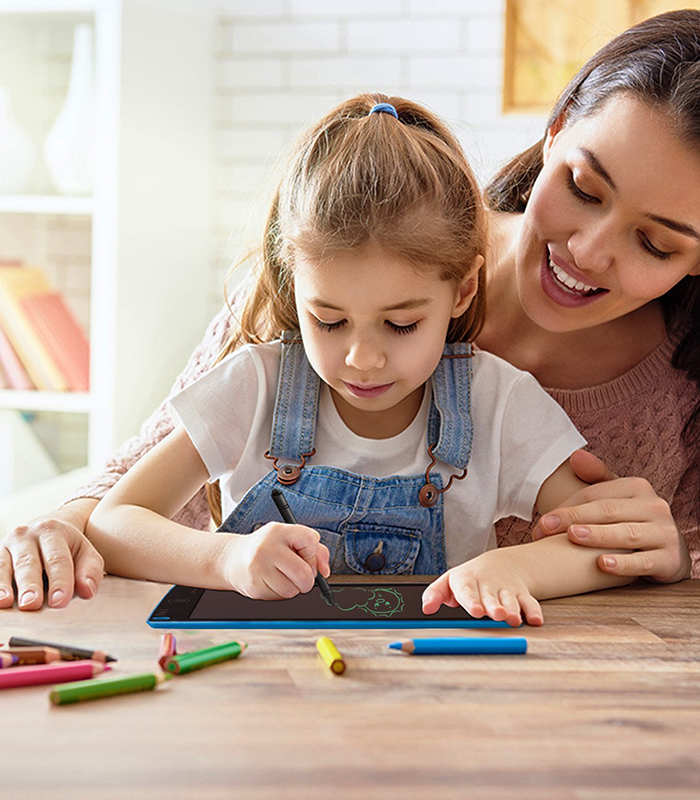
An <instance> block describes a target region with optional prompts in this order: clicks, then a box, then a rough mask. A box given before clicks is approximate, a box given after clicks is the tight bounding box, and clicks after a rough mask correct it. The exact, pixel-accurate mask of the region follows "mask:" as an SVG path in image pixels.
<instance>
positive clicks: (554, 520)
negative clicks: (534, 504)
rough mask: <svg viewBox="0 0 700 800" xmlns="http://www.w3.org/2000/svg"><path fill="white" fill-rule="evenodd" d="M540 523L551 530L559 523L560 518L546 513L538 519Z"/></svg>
mask: <svg viewBox="0 0 700 800" xmlns="http://www.w3.org/2000/svg"><path fill="white" fill-rule="evenodd" d="M540 525H543V526H544V527H545V528H547V529H548V530H550V531H553V530H555V529H556V528H558V527H559V526H560V525H561V519H559V517H558V516H557V515H556V514H547V515H546V516H544V517H542V519H541V520H540Z"/></svg>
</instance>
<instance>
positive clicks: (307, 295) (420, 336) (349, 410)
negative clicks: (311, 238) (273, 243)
mask: <svg viewBox="0 0 700 800" xmlns="http://www.w3.org/2000/svg"><path fill="white" fill-rule="evenodd" d="M476 286H477V281H476V277H475V275H474V274H472V277H470V278H469V279H466V280H465V282H464V283H463V284H462V285H461V286H456V285H455V284H454V283H453V282H451V281H444V280H441V279H440V277H439V276H438V275H437V271H436V270H434V269H431V268H429V267H427V268H426V269H425V270H422V271H418V270H416V269H415V268H414V267H412V266H411V264H410V263H409V262H408V261H406V260H405V259H403V258H402V257H401V256H399V255H397V254H396V253H394V252H392V251H389V250H386V249H383V248H382V247H380V246H378V245H371V246H368V247H363V248H359V249H357V250H350V251H344V252H341V253H339V254H337V255H335V256H334V257H333V258H332V259H330V260H329V261H327V262H324V263H323V264H321V265H317V264H314V263H311V262H310V261H308V260H307V259H305V258H304V257H303V256H301V255H298V256H297V257H296V258H295V265H294V291H295V294H296V304H297V312H298V314H299V326H300V329H301V335H302V338H303V340H304V349H305V351H306V355H307V357H308V359H309V362H310V363H311V366H312V367H313V368H314V370H315V371H316V372H317V373H318V375H319V376H320V377H321V378H322V379H323V381H325V383H327V384H328V386H329V387H330V389H331V393H332V395H333V399H334V402H335V405H336V408H337V409H338V412H339V413H340V416H341V417H342V418H343V420H344V421H345V423H346V424H347V425H348V426H349V427H350V428H351V430H353V431H354V432H355V433H357V434H358V435H360V436H367V437H368V438H377V439H379V438H386V437H389V436H393V435H396V434H397V433H399V432H400V431H402V430H404V429H405V428H406V427H407V426H408V425H409V424H410V423H411V421H412V420H413V418H414V417H415V414H416V412H417V410H418V408H419V407H420V403H421V399H422V396H423V384H424V383H425V382H426V381H427V380H428V378H429V377H430V376H431V374H432V373H433V371H434V370H435V368H436V367H437V365H438V363H439V361H440V358H441V356H442V352H443V348H444V346H445V337H446V335H447V328H448V326H449V322H450V319H451V318H452V317H458V316H460V315H461V314H463V313H464V312H465V311H466V310H467V308H468V307H469V304H470V303H471V300H472V298H473V296H474V293H475V291H476Z"/></svg>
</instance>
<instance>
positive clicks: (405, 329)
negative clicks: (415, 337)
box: [385, 319, 418, 334]
mask: <svg viewBox="0 0 700 800" xmlns="http://www.w3.org/2000/svg"><path fill="white" fill-rule="evenodd" d="M385 322H386V324H387V325H388V326H389V327H390V328H391V330H392V331H394V333H399V334H402V333H413V331H415V329H416V328H417V327H418V323H417V322H412V323H411V324H410V325H394V323H393V322H389V320H388V319H387V320H385Z"/></svg>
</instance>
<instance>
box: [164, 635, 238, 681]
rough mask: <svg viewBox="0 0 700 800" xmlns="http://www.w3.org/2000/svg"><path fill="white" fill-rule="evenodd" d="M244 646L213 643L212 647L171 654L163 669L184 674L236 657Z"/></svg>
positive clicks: (232, 643) (233, 643) (231, 643)
mask: <svg viewBox="0 0 700 800" xmlns="http://www.w3.org/2000/svg"><path fill="white" fill-rule="evenodd" d="M246 647H248V645H247V644H240V643H239V642H227V643H226V644H217V645H214V647H205V648H204V649H203V650H194V651H193V652H191V653H181V654H180V655H177V656H171V657H170V658H169V659H168V660H167V661H166V662H165V669H166V671H167V672H172V673H174V674H175V675H184V674H185V673H186V672H192V671H193V670H195V669H202V667H208V666H210V665H211V664H218V663H219V662H220V661H228V660H229V659H231V658H238V656H239V655H240V654H241V653H242V652H243V651H244V650H245V649H246Z"/></svg>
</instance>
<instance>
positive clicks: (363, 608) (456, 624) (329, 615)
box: [148, 583, 508, 628]
mask: <svg viewBox="0 0 700 800" xmlns="http://www.w3.org/2000/svg"><path fill="white" fill-rule="evenodd" d="M427 585H428V584H427V583H397V584H392V583H335V584H332V586H331V588H332V590H333V598H334V600H335V605H331V604H330V603H329V602H328V601H326V600H325V599H324V597H323V595H322V594H321V593H320V591H319V590H318V589H316V588H314V589H312V590H311V591H310V592H308V593H307V594H299V595H297V596H296V597H293V598H291V599H290V600H251V599H250V598H249V597H244V596H243V595H241V594H238V592H232V591H231V592H225V591H218V590H215V589H194V588H191V587H189V586H173V588H172V589H171V590H170V591H169V592H168V593H167V594H166V595H165V597H164V598H163V599H162V600H161V601H160V603H158V605H157V606H156V608H155V609H154V610H153V613H152V614H151V616H150V617H149V619H148V624H149V625H150V626H151V627H152V628H420V627H427V628H472V627H498V628H503V627H508V626H507V625H506V623H505V622H494V621H493V620H491V619H474V617H471V616H469V614H467V612H466V611H465V610H464V609H463V608H449V607H447V606H442V607H441V608H440V610H439V611H438V612H437V613H436V614H431V615H430V616H427V615H425V614H423V612H422V611H421V597H422V595H423V591H424V590H425V588H426V586H427Z"/></svg>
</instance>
